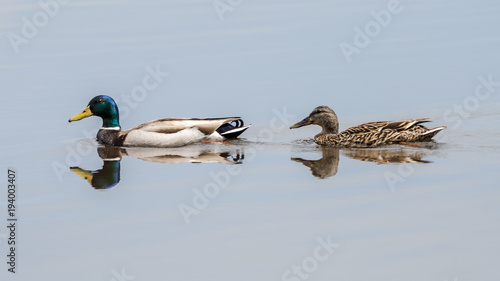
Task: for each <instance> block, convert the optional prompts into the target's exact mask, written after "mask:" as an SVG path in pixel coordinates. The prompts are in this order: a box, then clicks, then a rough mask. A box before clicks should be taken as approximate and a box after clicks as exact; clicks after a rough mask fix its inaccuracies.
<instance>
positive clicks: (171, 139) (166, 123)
mask: <svg viewBox="0 0 500 281" xmlns="http://www.w3.org/2000/svg"><path fill="white" fill-rule="evenodd" d="M92 115H96V116H99V117H101V118H102V127H101V129H100V130H99V132H98V133H97V140H98V141H100V142H101V143H103V144H109V145H115V146H147V147H176V146H182V145H186V144H190V143H194V142H199V141H203V140H208V141H221V140H223V139H224V138H236V137H237V136H239V135H240V134H241V133H243V132H244V131H245V130H246V129H248V127H250V126H243V120H241V118H240V117H227V118H207V119H195V118H193V119H186V118H167V119H158V120H154V121H150V122H147V123H144V124H142V125H139V126H137V127H135V128H132V129H129V130H126V131H122V130H121V127H120V123H119V118H118V106H117V105H116V103H115V101H114V100H113V99H112V98H111V97H109V96H96V97H94V98H93V99H91V100H90V102H89V104H88V105H87V107H86V108H85V109H84V110H83V111H82V112H81V113H79V114H77V115H75V116H73V117H72V118H71V119H69V122H72V121H78V120H81V119H83V118H87V117H89V116H92ZM231 123H233V124H231Z"/></svg>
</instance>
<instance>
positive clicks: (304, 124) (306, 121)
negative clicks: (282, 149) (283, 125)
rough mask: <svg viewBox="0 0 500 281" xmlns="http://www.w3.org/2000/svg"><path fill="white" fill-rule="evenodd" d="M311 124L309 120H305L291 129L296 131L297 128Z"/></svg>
mask: <svg viewBox="0 0 500 281" xmlns="http://www.w3.org/2000/svg"><path fill="white" fill-rule="evenodd" d="M310 124H311V122H309V120H308V119H307V118H305V119H304V120H302V121H300V122H297V123H295V124H293V125H292V126H290V129H296V128H300V127H303V126H307V125H310Z"/></svg>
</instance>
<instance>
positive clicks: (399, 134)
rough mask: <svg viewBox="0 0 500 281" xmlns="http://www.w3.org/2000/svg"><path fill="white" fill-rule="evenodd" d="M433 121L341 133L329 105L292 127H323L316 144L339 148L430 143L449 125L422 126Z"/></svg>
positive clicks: (367, 125)
mask: <svg viewBox="0 0 500 281" xmlns="http://www.w3.org/2000/svg"><path fill="white" fill-rule="evenodd" d="M428 119H429V118H416V119H409V120H403V121H383V122H370V123H365V124H361V125H357V126H354V127H351V128H348V129H346V130H345V131H342V132H341V133H339V132H338V128H339V125H338V119H337V115H336V114H335V112H334V111H333V110H332V109H331V108H330V107H328V106H318V107H316V108H315V109H314V110H313V111H312V112H311V114H309V116H308V117H306V118H305V119H304V120H302V121H300V122H298V123H297V124H295V125H293V126H292V127H290V129H294V128H299V127H302V126H306V125H312V124H315V125H319V126H321V128H322V131H321V132H320V133H319V134H317V135H316V136H315V137H314V140H315V141H316V143H318V144H320V145H329V146H336V147H376V146H380V145H388V144H395V143H401V142H422V141H430V140H431V139H432V137H434V136H435V135H436V134H437V133H438V132H439V131H441V130H442V129H445V128H446V127H445V126H442V127H437V128H433V129H429V128H427V127H425V126H423V125H421V124H422V123H425V122H430V121H429V120H428Z"/></svg>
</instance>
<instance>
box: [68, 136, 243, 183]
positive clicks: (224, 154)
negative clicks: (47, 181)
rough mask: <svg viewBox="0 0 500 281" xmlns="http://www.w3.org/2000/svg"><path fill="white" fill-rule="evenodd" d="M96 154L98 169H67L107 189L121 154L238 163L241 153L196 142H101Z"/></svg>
mask: <svg viewBox="0 0 500 281" xmlns="http://www.w3.org/2000/svg"><path fill="white" fill-rule="evenodd" d="M97 154H98V155H99V157H100V158H101V159H102V160H103V166H102V168H101V169H99V170H84V169H82V168H80V167H71V168H70V170H71V171H72V172H74V173H75V174H77V175H78V176H80V177H81V178H83V179H85V180H86V181H87V182H88V183H89V184H90V185H92V186H93V187H94V188H95V189H108V188H111V187H113V186H115V185H117V184H118V182H119V181H120V161H121V159H122V157H123V156H130V157H133V158H137V159H141V160H144V161H149V162H156V163H162V164H177V163H225V164H241V163H242V161H243V159H244V158H245V155H244V153H243V150H242V149H241V148H239V149H237V150H236V151H232V150H229V149H227V150H222V151H220V150H219V148H217V149H207V148H205V147H204V148H200V147H197V146H192V147H183V148H121V147H116V146H102V147H98V148H97Z"/></svg>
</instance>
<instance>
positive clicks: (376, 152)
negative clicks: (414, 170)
mask: <svg viewBox="0 0 500 281" xmlns="http://www.w3.org/2000/svg"><path fill="white" fill-rule="evenodd" d="M339 150H340V149H339V148H335V147H328V146H321V153H322V158H321V159H319V160H306V159H303V158H298V157H296V158H291V160H292V161H295V162H300V163H302V164H304V165H305V166H307V167H309V168H310V169H311V173H312V174H313V176H315V177H318V178H321V179H325V178H328V177H332V176H335V175H336V174H337V171H338V167H339ZM342 154H343V155H344V156H347V157H349V158H352V159H357V160H361V161H367V162H374V163H377V164H392V163H412V164H427V163H432V162H430V161H427V160H424V159H423V158H424V157H425V155H426V153H425V152H424V151H420V150H419V151H414V150H407V149H404V148H398V149H394V148H380V149H374V148H367V149H362V148H361V149H349V150H342Z"/></svg>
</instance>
